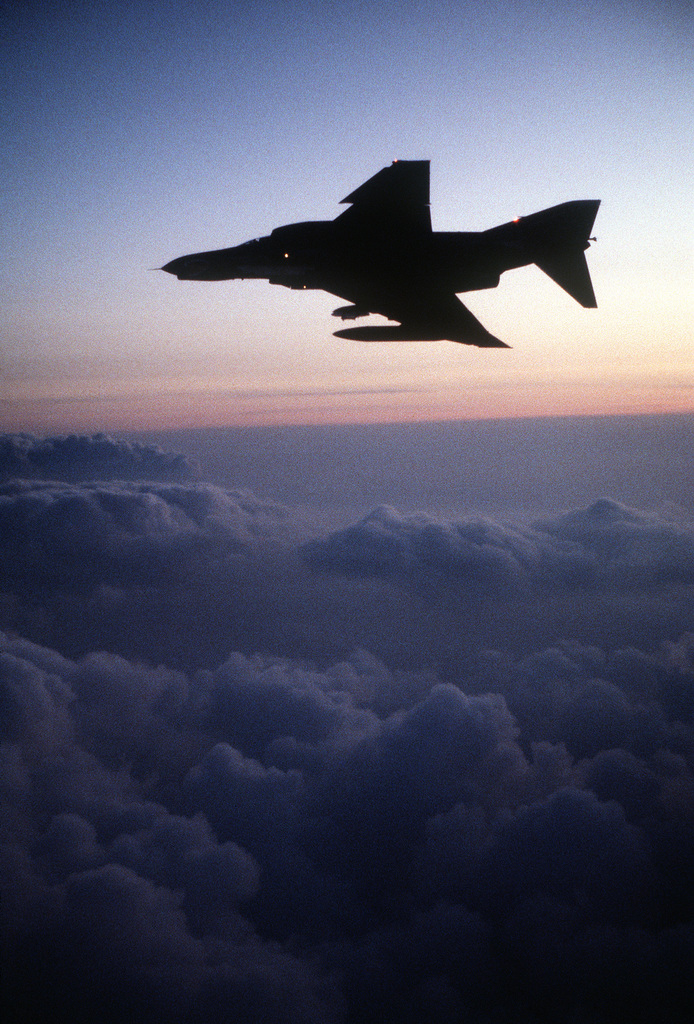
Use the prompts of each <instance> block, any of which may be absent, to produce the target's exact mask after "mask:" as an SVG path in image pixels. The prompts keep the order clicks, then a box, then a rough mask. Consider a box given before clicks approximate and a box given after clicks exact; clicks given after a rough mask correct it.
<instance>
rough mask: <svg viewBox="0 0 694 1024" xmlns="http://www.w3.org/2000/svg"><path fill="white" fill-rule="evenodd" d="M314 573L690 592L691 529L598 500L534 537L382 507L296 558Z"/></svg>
mask: <svg viewBox="0 0 694 1024" xmlns="http://www.w3.org/2000/svg"><path fill="white" fill-rule="evenodd" d="M303 553H304V558H305V559H306V561H307V563H308V564H309V565H311V566H312V567H313V568H314V569H318V570H324V571H328V572H334V573H342V574H347V575H355V576H363V577H376V578H390V579H400V580H409V581H414V582H416V583H418V584H420V585H429V586H431V585H441V584H442V583H454V584H455V585H458V586H460V587H465V588H468V589H470V590H472V591H474V592H477V593H480V594H482V595H487V594H501V593H506V594H508V593H509V592H511V593H512V592H515V591H516V590H517V589H518V588H519V587H522V586H526V587H527V586H528V585H535V586H537V585H549V586H569V587H571V586H580V585H583V586H591V585H604V584H606V583H614V582H625V583H632V584H652V585H655V584H663V583H671V582H678V583H688V584H691V583H692V582H694V525H693V524H692V523H691V521H689V522H687V521H685V522H683V523H681V524H678V523H674V522H662V521H659V520H658V519H656V518H654V517H652V516H647V515H644V514H643V513H639V512H636V511H632V510H629V509H627V508H625V507H624V506H622V505H619V504H618V503H616V502H613V501H609V500H607V499H603V500H601V501H598V502H595V503H594V504H593V505H592V506H590V507H589V508H587V509H584V510H580V511H578V512H574V513H570V514H568V515H565V516H560V517H559V518H557V519H554V520H544V521H541V522H537V523H535V524H534V526H533V527H532V528H519V527H513V526H511V525H507V524H503V525H502V524H498V523H495V522H493V521H491V520H488V519H475V520H470V521H465V522H459V523H456V522H439V521H437V520H434V519H431V518H430V517H428V516H426V515H423V514H417V515H402V514H401V513H399V512H397V511H395V510H394V509H391V508H388V507H381V508H378V509H375V510H374V511H373V512H371V513H370V514H369V515H367V516H366V517H365V518H364V519H362V520H361V522H359V523H357V524H355V525H353V526H349V527H347V528H345V529H342V530H338V531H336V532H335V533H332V534H331V535H329V536H328V537H327V538H325V539H319V540H314V541H311V542H310V543H308V544H307V545H306V546H305V547H304V549H303Z"/></svg>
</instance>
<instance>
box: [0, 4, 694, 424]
mask: <svg viewBox="0 0 694 1024" xmlns="http://www.w3.org/2000/svg"><path fill="white" fill-rule="evenodd" d="M2 18H3V27H2V36H1V38H2V43H1V46H2V66H3V75H2V99H3V102H2V132H3V157H2V159H3V172H4V173H3V185H2V200H1V201H2V216H1V217H0V240H1V242H0V244H1V246H2V261H1V264H0V289H1V292H0V294H1V295H2V307H3V316H2V322H1V323H0V332H1V333H0V346H1V348H0V360H1V362H2V369H3V372H2V378H3V385H2V386H3V391H4V394H3V396H2V405H1V407H0V415H1V417H2V419H1V420H0V426H2V428H3V429H9V430H33V431H36V432H44V433H50V432H56V431H62V432H65V431H71V430H80V429H89V430H104V429H116V428H118V429H122V430H127V429H137V430H146V429H163V428H166V427H185V426H188V427H192V426H223V425H236V426H247V425H262V424H292V423H293V424H303V423H348V422H387V421H405V422H406V421H418V420H419V421H422V420H434V419H449V420H452V419H466V418H476V417H486V416H491V417H500V416H533V415H542V414H544V415H551V414H559V415H569V414H576V413H580V414H585V413H593V414H601V413H602V414H610V413H653V412H675V411H686V410H691V384H692V350H693V346H692V336H691V323H692V320H693V318H694V309H693V308H692V294H693V289H692V286H691V284H692V267H693V264H692V237H693V234H692V228H693V227H694V225H693V224H692V170H691V156H690V154H691V151H692V142H693V141H694V140H693V139H692V124H693V123H694V119H693V118H692V95H693V92H692V82H691V61H690V59H689V58H690V54H691V44H692V17H691V6H690V5H689V4H688V3H685V2H674V0H666V2H663V3H649V2H642V3H638V4H627V3H623V2H620V0H599V2H598V0H594V2H568V3H557V4H553V5H547V4H544V3H540V2H537V3H533V2H527V3H517V2H516V3H509V2H505V3H496V2H488V3H484V4H481V3H467V4H466V3H452V2H449V3H446V2H442V3H441V2H436V3H426V4H424V3H422V4H420V3H416V2H407V3H406V2H401V0H386V2H384V3H380V4H377V5H374V4H366V3H362V2H344V3H324V2H320V3H319V2H315V3H314V2H309V0H298V2H296V3H293V4H292V7H291V16H288V14H287V9H286V6H285V5H282V4H276V3H269V2H265V0H261V2H258V3H254V4H237V3H233V4H232V3H227V4H225V3H221V4H219V3H215V4H212V3H203V2H199V3H189V2H188V3H184V2H167V3H163V2H159V0H153V2H152V3H149V4H147V5H141V4H134V3H124V4H119V5H118V6H117V7H114V6H113V5H112V4H107V3H99V2H96V3H89V4H86V3H81V2H74V3H70V4H64V5H51V4H31V3H29V4H24V5H22V7H21V9H18V10H15V9H14V8H11V7H6V8H5V13H4V14H3V16H2ZM395 158H401V159H428V160H430V161H431V200H432V220H433V225H434V229H435V230H437V229H438V230H484V229H486V228H488V227H492V226H494V225H495V224H498V223H503V222H506V221H508V220H510V219H511V218H512V217H514V216H517V215H519V214H526V213H531V212H533V211H535V210H539V209H543V208H545V207H548V206H551V205H554V204H555V203H559V202H563V201H567V200H571V199H584V198H589V199H592V198H599V199H601V200H602V206H601V208H600V211H599V214H598V219H597V221H596V225H595V233H596V235H597V237H598V242H597V243H596V244H594V245H593V246H592V247H591V249H590V251H589V253H588V260H589V264H590V269H591V274H592V278H593V283H594V287H595V291H596V295H597V299H598V309H597V310H584V309H582V308H581V307H580V306H578V305H577V304H576V303H575V302H573V300H572V299H571V298H570V297H569V296H567V295H566V294H565V293H564V292H562V291H561V289H559V288H558V287H556V286H555V285H554V284H553V283H552V282H551V281H550V280H549V279H547V278H546V277H545V276H544V275H543V274H542V273H541V272H540V271H539V270H537V269H536V268H532V267H529V268H523V269H522V270H519V271H515V272H512V273H510V274H507V275H505V276H504V277H503V278H502V282H501V284H500V286H499V288H497V289H495V290H491V291H488V292H477V293H471V294H470V295H469V296H468V298H467V299H466V301H469V305H470V308H471V309H472V311H473V312H474V313H475V314H476V315H477V316H478V317H479V318H480V319H481V320H482V322H483V323H484V324H485V326H486V327H487V328H488V329H489V330H490V331H491V332H492V333H494V334H495V335H497V336H498V337H500V338H502V340H504V341H506V342H507V343H508V344H510V345H511V346H512V350H511V351H492V352H489V351H480V350H477V349H471V348H467V347H463V346H459V345H454V344H452V343H447V342H441V343H434V344H431V343H430V344H412V345H403V346H395V345H390V346H380V345H363V344H362V345H360V344H359V343H357V342H345V341H343V340H339V339H336V338H334V337H333V336H332V330H333V329H334V327H335V324H336V321H335V320H334V319H333V318H331V316H330V312H331V310H332V308H333V307H334V306H335V305H336V304H337V303H336V301H335V300H334V298H333V297H331V296H328V295H326V294H325V293H321V292H309V293H307V294H297V293H294V292H290V291H287V290H285V289H283V288H280V287H273V286H270V285H268V284H267V283H266V282H262V281H246V282H241V281H236V282H221V283H200V282H178V281H177V280H175V279H173V278H170V277H168V276H167V275H165V274H159V273H150V272H149V271H150V270H151V268H157V267H161V266H162V265H163V264H164V263H165V262H167V261H168V260H170V259H172V258H174V257H175V256H178V255H181V254H183V253H188V252H194V251H200V250H203V249H211V248H222V247H226V246H229V245H234V244H238V243H240V242H242V241H244V240H246V239H248V238H253V237H258V236H260V235H263V234H267V233H269V231H270V230H271V229H272V228H273V227H275V226H278V225H280V224H285V223H292V222H297V221H302V220H311V219H315V220H320V219H332V218H333V217H335V216H336V215H337V214H338V213H339V212H340V210H341V207H340V206H339V201H340V199H341V198H343V197H344V196H345V195H347V194H348V193H349V192H350V191H352V190H353V189H354V188H355V187H356V186H357V185H359V184H360V183H361V182H362V181H364V180H366V179H367V178H368V177H370V176H371V175H372V174H374V173H376V171H378V170H379V169H380V168H381V167H384V166H386V165H388V164H389V163H390V162H391V160H393V159H395Z"/></svg>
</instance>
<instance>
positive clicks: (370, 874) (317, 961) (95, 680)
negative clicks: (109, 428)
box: [1, 636, 694, 1021]
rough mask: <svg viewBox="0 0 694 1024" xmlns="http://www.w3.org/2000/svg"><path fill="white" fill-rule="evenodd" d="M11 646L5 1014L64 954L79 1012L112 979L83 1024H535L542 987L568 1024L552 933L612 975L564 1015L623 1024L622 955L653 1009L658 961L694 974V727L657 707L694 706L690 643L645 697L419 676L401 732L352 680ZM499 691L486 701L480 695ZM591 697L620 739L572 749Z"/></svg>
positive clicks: (516, 666)
mask: <svg viewBox="0 0 694 1024" xmlns="http://www.w3.org/2000/svg"><path fill="white" fill-rule="evenodd" d="M2 645H3V657H2V662H1V668H2V683H3V691H2V692H3V707H4V708H6V709H7V710H8V714H6V715H5V716H4V717H3V720H4V722H5V736H4V743H3V745H2V753H3V760H4V764H5V766H6V767H7V770H6V771H5V772H3V807H4V822H5V825H4V830H3V836H4V863H5V865H6V870H5V880H6V884H7V887H8V888H7V899H4V900H3V913H4V918H5V922H4V924H5V930H6V933H7V934H8V935H9V936H10V938H11V940H12V943H11V945H12V948H13V950H14V952H13V956H12V958H11V969H12V972H13V973H12V978H13V985H14V991H15V995H16V998H17V999H20V1000H23V1001H24V1004H26V1005H30V1006H32V1007H33V1008H34V1009H36V1008H37V1005H38V1003H40V1004H41V1007H43V1005H44V1004H43V1000H46V999H49V996H47V995H46V993H45V990H42V993H41V994H39V995H37V994H36V993H35V992H34V988H33V986H32V985H31V984H30V979H31V977H32V968H31V964H32V963H33V958H34V957H35V956H36V954H37V951H38V950H41V951H42V955H43V956H44V957H46V955H47V954H46V952H45V951H46V949H47V948H50V949H51V950H52V952H51V954H50V956H49V957H48V961H47V963H48V967H47V968H46V970H48V971H51V972H54V973H55V976H56V979H55V984H56V985H57V988H55V989H54V991H55V992H56V993H58V992H59V993H61V998H65V999H66V1006H70V1007H72V1008H73V1009H74V1007H75V1002H74V997H68V994H67V992H66V990H65V984H66V983H65V981H64V978H65V977H70V978H74V977H76V976H78V975H79V976H80V977H81V976H82V975H83V974H85V973H86V975H87V977H90V978H94V979H96V978H98V979H99V980H98V982H96V981H94V982H93V983H90V984H88V985H86V987H84V988H82V989H80V993H79V996H78V1002H77V1008H78V1009H79V1010H80V1011H81V1012H86V1009H87V1008H91V1009H95V1008H97V1007H99V1008H100V1007H101V1006H102V1003H103V1002H104V1001H106V1000H108V1001H109V1002H110V1003H111V1004H112V1006H114V1007H117V1008H118V1009H117V1011H116V1010H113V1011H112V1012H113V1013H114V1014H115V1016H114V1019H115V1017H116V1016H118V1014H121V1015H122V1013H123V1012H131V1013H138V1012H140V1010H141V1009H142V1007H143V1006H145V1005H148V1006H155V1007H156V1008H157V1012H158V1013H159V1014H160V1015H161V1016H162V1018H163V1019H167V1020H168V1019H170V1020H190V1021H193V1020H197V1019H201V1018H200V1014H201V1012H202V1011H201V1009H200V1007H202V1006H204V1007H205V1008H206V1009H205V1013H206V1014H207V1016H206V1017H205V1019H207V1020H217V1019H219V1020H221V1019H227V1018H228V1013H229V1012H230V1011H229V1008H230V1007H232V1008H235V1009H236V1011H237V1012H242V1013H243V1014H244V1015H246V1019H249V1020H254V1019H258V1020H260V1019H268V1020H274V1019H277V1020H280V1019H282V1013H285V1014H286V1009H287V1007H288V1006H291V1007H294V1006H296V1015H295V1016H296V1019H300V1020H307V1021H309V1020H316V1021H318V1020H331V1019H333V1020H352V1019H354V1020H356V1019H359V1020H374V1021H375V1020H379V1019H380V1020H393V1021H395V1020H402V1019H405V1020H408V1019H409V1020H413V1021H414V1020H427V1019H432V1020H433V1019H443V1020H446V1019H449V1020H455V1019H457V1017H459V1016H460V1014H461V1013H462V1014H465V1013H468V1014H477V1015H478V1016H479V1017H480V1018H481V1019H489V1020H492V1019H494V1015H495V1014H497V1015H498V1014H499V1013H504V1012H506V1013H508V1012H511V1010H510V1009H509V1008H513V1007H515V1008H516V1010H517V1011H518V1014H520V1017H518V1016H516V1019H525V1018H524V1017H523V1012H527V1013H529V1012H530V1011H529V1009H528V1005H529V1004H528V1005H526V1004H524V1002H523V999H524V997H523V993H524V992H525V991H526V990H527V989H528V988H530V989H534V988H535V985H536V983H537V984H539V988H538V991H539V992H541V993H542V1000H545V1002H546V1004H547V1006H549V1008H550V1011H551V1013H550V1016H549V1018H548V1019H556V1020H560V1019H561V1013H562V1010H561V1007H562V1006H563V1005H564V1004H563V1002H562V1001H561V1000H563V999H564V998H566V997H567V992H566V983H565V982H562V981H559V980H558V979H555V984H556V985H557V986H558V988H557V990H556V991H555V992H554V995H553V994H552V989H551V985H550V981H549V979H548V977H547V975H546V967H545V966H543V964H544V960H543V958H542V955H541V952H540V950H541V949H543V948H544V947H545V945H546V944H547V942H548V937H547V933H546V931H545V932H541V929H540V927H539V922H542V923H543V927H544V928H545V929H549V932H550V934H554V933H553V932H552V929H555V930H556V934H555V935H554V940H555V948H554V952H553V954H552V955H553V957H554V959H555V961H556V963H557V964H558V965H559V966H562V967H563V965H564V963H565V960H567V959H568V960H570V958H571V956H572V955H573V952H574V951H575V950H576V949H578V948H580V950H581V956H582V958H583V959H582V965H583V966H582V969H583V970H584V971H586V972H588V973H590V971H595V972H596V974H595V977H594V978H593V983H592V987H591V986H590V985H589V986H588V988H587V989H586V990H585V991H587V992H589V993H592V994H591V995H590V996H589V997H585V998H584V997H583V996H579V995H578V994H577V993H575V992H574V993H573V997H574V998H576V999H577V1000H578V1002H577V1006H578V1007H579V1008H580V1009H581V1012H584V1013H586V1012H588V1010H589V1009H591V1011H592V1012H596V1013H598V1019H604V1020H606V1021H608V1020H613V1019H615V1020H616V1019H619V1017H618V1016H617V1015H615V1014H613V1015H612V1016H610V1013H608V1012H607V1011H606V1010H605V1009H604V1007H602V1008H601V1007H600V1005H599V1004H600V999H601V998H602V997H603V996H605V997H606V998H607V996H609V1000H612V1001H614V1000H619V999H622V1000H624V999H626V1000H627V1003H622V1004H620V1005H622V1007H623V1006H624V1005H627V1004H628V1005H631V1003H629V997H628V996H625V995H624V994H623V993H622V994H620V992H619V991H618V990H617V988H616V987H612V986H611V985H610V983H609V979H608V978H607V977H606V976H605V972H604V967H603V965H602V962H601V957H602V956H603V955H604V952H605V941H606V939H605V936H606V935H608V934H609V935H611V936H612V939H611V941H612V943H613V944H616V943H617V942H618V941H623V942H624V943H626V946H624V947H622V948H623V949H626V950H627V952H626V953H625V954H624V956H625V957H626V963H625V961H624V957H623V959H622V961H621V966H620V973H619V977H620V979H621V982H620V983H625V982H627V981H628V982H633V984H634V985H636V988H635V989H634V991H638V993H639V999H641V1000H643V1001H645V1002H644V1005H645V1006H647V1007H649V1008H650V1009H652V1008H654V1007H655V1006H656V1002H657V999H660V998H661V993H660V983H661V982H660V981H659V980H658V978H657V977H655V976H653V975H652V974H651V982H650V983H648V984H646V983H645V982H644V979H643V978H642V977H641V975H640V971H641V966H642V958H643V957H644V956H646V955H649V956H651V957H653V958H654V960H653V961H652V962H655V963H656V964H662V965H663V966H662V971H665V970H666V967H665V965H666V964H668V963H669V962H670V961H669V960H668V957H670V956H674V957H675V961H676V962H681V960H682V958H683V956H684V951H685V950H686V948H687V942H688V939H687V938H686V936H687V935H688V932H687V929H688V928H689V921H690V916H691V911H692V907H691V903H687V901H686V899H685V898H684V894H685V893H686V891H687V890H688V886H689V877H690V868H691V862H690V859H689V858H690V855H691V853H692V850H694V785H693V782H694V779H693V770H694V716H692V714H691V712H690V713H689V715H685V716H682V715H681V711H682V708H681V706H679V705H677V706H676V711H675V712H674V715H673V710H672V708H673V705H671V704H670V703H669V701H668V688H667V686H664V685H663V681H664V680H665V679H667V678H668V677H669V676H671V675H672V674H673V673H674V674H675V676H676V677H677V679H678V680H679V682H680V683H681V684H682V685H684V684H685V682H686V684H687V685H689V686H690V687H694V660H693V657H692V656H693V655H694V638H691V637H690V638H684V639H683V640H682V641H681V642H680V643H679V644H677V645H671V646H670V647H668V648H664V649H663V650H662V651H661V652H659V653H657V654H651V655H646V654H645V653H644V652H641V656H640V661H639V664H640V668H641V672H640V677H639V678H638V679H637V680H636V681H635V682H634V684H633V686H632V685H631V683H630V681H629V680H628V679H626V678H625V674H624V661H625V659H627V658H629V657H631V658H632V659H634V656H635V655H634V652H629V651H626V652H614V653H613V654H611V655H606V654H605V652H600V651H597V650H596V649H594V648H593V649H587V650H581V649H579V648H577V647H576V645H566V647H565V648H564V649H563V650H561V649H556V650H551V649H549V650H547V651H545V652H538V654H537V656H536V657H535V658H534V659H527V658H526V659H520V660H517V661H514V660H509V659H506V660H504V659H500V658H499V657H498V656H496V657H495V656H491V655H490V656H487V657H486V658H483V659H481V662H480V669H479V674H478V675H477V676H476V675H475V674H474V673H473V674H471V675H470V677H469V678H467V679H460V680H458V683H457V684H453V683H443V682H441V681H436V680H435V679H432V678H431V676H430V675H429V676H422V677H421V678H420V680H419V684H420V696H418V697H416V698H414V699H413V698H412V696H411V694H412V690H410V696H409V697H407V698H406V700H407V705H408V706H407V707H406V708H403V709H401V710H396V711H390V712H386V713H383V712H381V713H378V712H377V711H376V710H374V709H373V707H371V706H370V703H369V699H368V694H369V692H370V691H369V684H368V681H367V679H365V677H368V676H369V675H371V676H372V675H373V673H374V665H373V659H369V658H366V657H365V656H364V655H363V654H356V655H355V658H354V659H353V660H352V661H351V662H350V663H345V664H335V665H332V666H327V667H326V668H323V669H319V668H318V667H316V666H309V665H306V664H305V663H299V662H293V661H291V660H289V659H286V658H274V659H273V658H272V657H270V656H264V657H262V658H261V657H253V658H246V657H244V656H242V655H240V654H235V655H233V656H232V657H230V658H229V659H228V660H227V662H225V663H223V664H222V665H220V666H219V668H218V669H215V670H213V671H209V670H201V671H198V672H195V673H192V674H190V673H182V672H177V671H172V670H170V669H166V668H164V667H159V668H156V669H155V668H147V667H146V666H142V665H135V664H132V663H130V662H128V661H127V660H126V659H123V658H115V657H114V656H112V655H105V654H102V655H98V656H97V655H90V656H86V657H84V658H82V659H80V660H78V661H73V660H71V659H67V658H64V657H62V656H60V655H58V654H57V653H55V652H51V651H49V650H46V649H44V648H41V647H38V646H36V645H33V644H30V643H28V642H27V641H24V640H21V639H19V638H12V637H10V636H4V637H3V638H2ZM550 666H552V668H550ZM596 668H600V670H601V672H602V673H603V677H602V678H596V677H595V676H594V675H593V673H594V671H595V670H596ZM380 673H381V675H388V670H387V669H386V668H385V666H381V668H380ZM550 676H553V677H554V678H555V680H556V683H557V687H558V688H559V692H560V693H561V694H563V695H564V698H565V703H564V704H563V705H562V703H561V701H557V690H555V689H553V688H552V687H549V686H548V685H547V680H548V678H549V677H550ZM610 676H611V679H612V681H611V680H610V678H609V677H610ZM482 678H484V682H485V684H486V686H488V687H490V684H495V685H492V686H491V687H490V688H488V689H485V690H484V692H472V691H476V690H479V684H480V680H481V679H482ZM617 679H619V682H617V681H616V680H617ZM409 683H410V685H411V683H412V680H411V679H410V680H409ZM598 684H599V686H601V687H602V688H603V689H602V690H596V687H597V686H598ZM391 685H392V687H393V688H395V687H396V685H397V684H396V681H395V680H394V679H391ZM349 687H351V689H350V688H349ZM466 690H467V691H470V692H466ZM586 690H587V691H588V694H589V701H588V702H589V703H590V700H592V699H594V697H595V695H596V693H597V694H598V695H600V694H603V697H604V693H603V691H604V692H606V693H610V694H612V693H614V694H615V695H619V697H620V703H619V708H620V713H622V714H626V715H627V718H628V728H626V729H625V730H624V731H622V732H620V731H619V730H617V732H612V731H609V730H608V731H607V732H604V731H600V729H599V728H598V727H597V725H595V726H593V725H590V724H589V725H588V726H582V728H583V727H585V729H586V732H587V735H588V736H589V737H590V741H589V742H587V743H586V742H582V743H581V744H579V745H578V746H576V744H575V742H574V732H573V731H572V730H573V729H574V727H575V725H576V721H577V720H579V721H580V722H584V718H585V716H584V705H583V704H581V702H578V703H576V701H575V699H574V698H575V695H576V694H582V693H584V691H586ZM531 694H534V699H535V702H536V704H535V711H534V713H532V712H531V711H530V710H529V701H530V697H531ZM516 707H518V709H519V713H518V714H516V713H515V712H514V709H515V708H516ZM644 707H648V708H649V711H650V718H649V717H648V716H644V715H643V709H644ZM550 709H553V710H552V711H550ZM651 719H655V720H656V721H657V722H658V729H657V730H655V731H654V729H653V727H652V722H651ZM620 721H621V719H620ZM580 732H581V730H580V729H578V733H579V734H580ZM600 742H602V744H603V745H602V746H600ZM619 744H622V745H619ZM675 796H676V798H675ZM522 929H526V931H525V936H526V940H527V942H528V943H530V944H531V946H530V948H526V949H525V950H524V952H523V955H522V957H520V958H519V957H518V956H517V955H516V953H515V950H516V947H517V944H518V943H519V942H520V941H521V935H522V934H523V932H522ZM670 951H674V952H670ZM678 958H679V959H678ZM567 969H568V968H567ZM658 969H659V970H661V968H658ZM508 972H510V973H508ZM632 973H633V978H632ZM569 976H571V970H569ZM502 977H503V978H505V979H506V980H505V983H504V985H503V986H501V988H500V987H499V985H498V982H499V979H500V978H502ZM595 978H599V979H600V981H599V984H598V983H597V982H595ZM25 979H26V980H25ZM61 979H63V980H61ZM661 980H662V979H661ZM124 991H125V992H127V996H123V994H122V993H123V992H124ZM627 991H629V989H628V990H627ZM119 993H120V995H119ZM555 997H556V1000H557V1002H556V1005H554V1004H553V1002H552V1000H553V999H554V998H555ZM538 999H540V997H539V996H538ZM114 1000H115V1002H114ZM37 1001H38V1002H37ZM531 1002H532V1000H531ZM524 1005H525V1011H523V1006H524ZM605 1005H607V1004H605ZM538 1006H539V1003H538ZM41 1007H39V1008H41ZM283 1007H284V1009H282V1008H283ZM552 1007H554V1008H552ZM603 1011H604V1012H603ZM533 1012H539V1009H538V1007H535V1009H534V1010H533ZM620 1012H621V1011H620ZM600 1013H602V1014H603V1015H602V1016H600ZM196 1014H197V1016H196ZM263 1014H265V1016H263ZM427 1014H429V1016H427ZM437 1014H438V1015H439V1016H438V1018H437V1016H436V1015H437ZM551 1014H554V1016H552V1015H551ZM107 1019H109V1018H108V1016H107ZM527 1019H533V1018H532V1015H530V1016H528V1017H527Z"/></svg>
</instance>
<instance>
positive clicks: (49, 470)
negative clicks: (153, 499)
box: [0, 434, 198, 482]
mask: <svg viewBox="0 0 694 1024" xmlns="http://www.w3.org/2000/svg"><path fill="white" fill-rule="evenodd" d="M197 475H198V471H197V466H196V465H195V464H194V463H191V461H190V460H189V459H187V458H186V457H185V456H183V455H176V454H170V453H168V452H164V451H162V449H161V448H159V447H157V446H156V445H145V444H139V443H138V442H136V441H125V440H122V439H117V438H113V437H109V436H108V435H107V434H92V435H77V434H70V435H68V436H66V437H47V438H36V437H33V436H32V435H31V434H3V435H0V480H7V479H10V478H20V479H29V480H67V481H72V482H76V481H79V480H167V481H179V482H183V481H187V480H192V479H193V478H195V477H196V476H197Z"/></svg>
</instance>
